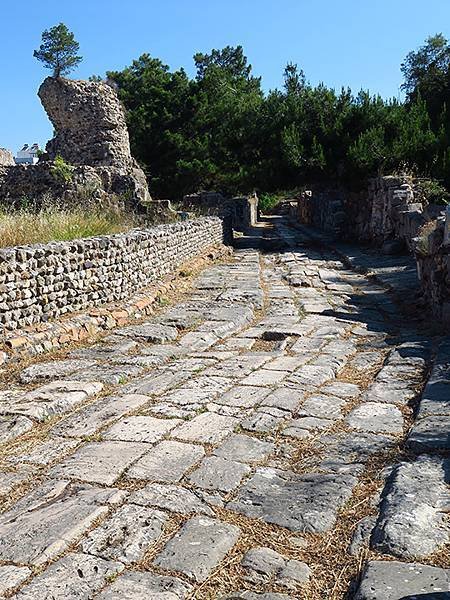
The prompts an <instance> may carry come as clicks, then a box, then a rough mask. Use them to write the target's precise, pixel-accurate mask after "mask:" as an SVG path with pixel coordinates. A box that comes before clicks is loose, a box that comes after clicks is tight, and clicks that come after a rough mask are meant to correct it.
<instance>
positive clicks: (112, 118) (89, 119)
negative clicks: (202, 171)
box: [0, 77, 158, 212]
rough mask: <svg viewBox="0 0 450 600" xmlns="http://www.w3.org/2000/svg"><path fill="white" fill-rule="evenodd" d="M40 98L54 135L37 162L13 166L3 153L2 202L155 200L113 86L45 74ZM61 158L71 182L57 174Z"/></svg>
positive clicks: (144, 204) (138, 205)
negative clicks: (132, 147) (132, 148)
mask: <svg viewBox="0 0 450 600" xmlns="http://www.w3.org/2000/svg"><path fill="white" fill-rule="evenodd" d="M38 96H39V98H40V99H41V102H42V104H43V106H44V109H45V111H46V113H47V115H48V117H49V119H50V121H51V122H52V124H53V127H54V137H53V139H52V140H50V141H49V142H48V143H47V146H46V152H45V154H44V155H43V156H42V157H41V159H40V160H39V162H38V164H36V165H17V166H13V165H14V161H13V163H12V164H11V163H8V162H6V159H4V158H3V154H0V201H3V202H5V201H6V202H8V203H10V204H12V205H14V204H16V203H19V202H21V201H22V200H23V199H24V198H25V199H27V200H33V201H36V202H37V203H39V202H40V201H41V199H43V198H44V197H50V198H55V199H56V198H57V199H61V200H62V201H64V202H71V201H76V200H77V199H78V200H79V199H81V200H82V201H83V200H92V201H94V202H101V201H106V202H117V201H120V202H123V203H125V204H127V205H131V206H132V207H133V209H135V210H136V209H138V211H139V210H140V211H142V212H145V211H146V210H147V208H148V207H149V206H150V205H153V204H156V203H152V202H151V201H152V198H151V196H150V194H149V191H148V186H147V180H146V176H145V174H144V172H143V171H142V169H141V168H140V167H139V165H138V163H137V162H136V161H135V160H134V159H133V157H132V156H131V151H130V141H129V136H128V130H127V126H126V121H125V113H124V109H123V107H122V105H121V103H120V101H119V99H118V97H117V94H116V92H115V91H114V89H113V88H112V87H111V86H109V85H108V84H106V83H103V82H91V81H74V80H70V79H64V78H53V77H47V78H46V79H45V80H44V82H43V83H42V85H41V86H40V88H39V92H38ZM57 156H61V158H63V159H64V161H65V162H66V163H67V164H69V165H71V167H72V169H71V171H72V172H71V176H70V180H69V181H68V180H61V178H60V177H58V176H57V173H56V171H55V168H54V162H53V161H54V159H55V158H56V157H57ZM5 162H6V165H5ZM156 212H158V211H156Z"/></svg>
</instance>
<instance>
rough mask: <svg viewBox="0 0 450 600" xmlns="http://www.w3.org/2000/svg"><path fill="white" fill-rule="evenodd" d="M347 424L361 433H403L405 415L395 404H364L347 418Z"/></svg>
mask: <svg viewBox="0 0 450 600" xmlns="http://www.w3.org/2000/svg"><path fill="white" fill-rule="evenodd" d="M346 422H347V424H348V425H349V426H350V427H352V428H353V429H357V430H359V431H370V432H373V433H397V434H398V433H402V432H403V423H404V419H403V415H402V413H401V411H400V410H399V409H398V408H397V407H396V406H394V405H393V404H382V403H379V402H364V403H363V404H361V405H360V406H357V407H356V408H354V409H353V410H352V411H351V413H350V414H349V415H348V417H347V418H346Z"/></svg>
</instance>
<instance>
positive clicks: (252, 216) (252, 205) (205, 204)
mask: <svg viewBox="0 0 450 600" xmlns="http://www.w3.org/2000/svg"><path fill="white" fill-rule="evenodd" d="M183 207H184V208H185V209H186V210H188V211H194V212H196V213H197V214H198V213H200V214H209V215H217V216H220V217H221V218H223V219H227V220H229V222H230V227H231V228H232V229H235V230H236V231H246V230H247V229H249V228H250V227H253V226H254V225H255V224H256V222H257V221H258V196H257V195H256V194H253V195H252V196H239V197H236V198H227V197H226V196H223V195H222V194H221V193H219V192H198V193H196V194H189V195H187V196H184V198H183Z"/></svg>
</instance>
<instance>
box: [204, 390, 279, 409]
mask: <svg viewBox="0 0 450 600" xmlns="http://www.w3.org/2000/svg"><path fill="white" fill-rule="evenodd" d="M268 392H269V390H266V389H265V388H261V387H253V386H249V385H238V386H236V387H233V388H231V390H229V391H228V392H226V393H225V394H224V395H223V396H219V397H218V398H216V399H215V402H216V403H217V404H225V405H226V406H242V407H244V408H252V407H254V406H258V405H259V404H261V402H263V399H264V398H265V396H267V394H268Z"/></svg>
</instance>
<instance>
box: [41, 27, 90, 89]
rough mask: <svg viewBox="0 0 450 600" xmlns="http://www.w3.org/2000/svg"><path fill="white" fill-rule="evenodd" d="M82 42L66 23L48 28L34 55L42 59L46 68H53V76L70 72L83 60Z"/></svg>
mask: <svg viewBox="0 0 450 600" xmlns="http://www.w3.org/2000/svg"><path fill="white" fill-rule="evenodd" d="M79 49H80V44H79V43H78V42H77V41H76V40H75V37H74V35H73V33H72V32H71V31H69V30H68V28H67V27H66V25H64V23H60V24H59V25H55V26H54V27H52V28H51V29H46V30H45V31H44V33H43V34H42V44H41V45H40V47H39V50H35V51H34V52H33V56H34V57H35V58H37V59H38V60H40V61H41V62H42V63H43V64H44V67H45V68H46V69H52V70H53V77H61V75H66V74H67V73H70V71H72V70H73V69H74V68H75V67H77V66H78V65H79V64H80V62H81V61H82V60H83V59H82V57H81V56H78V51H79Z"/></svg>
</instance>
